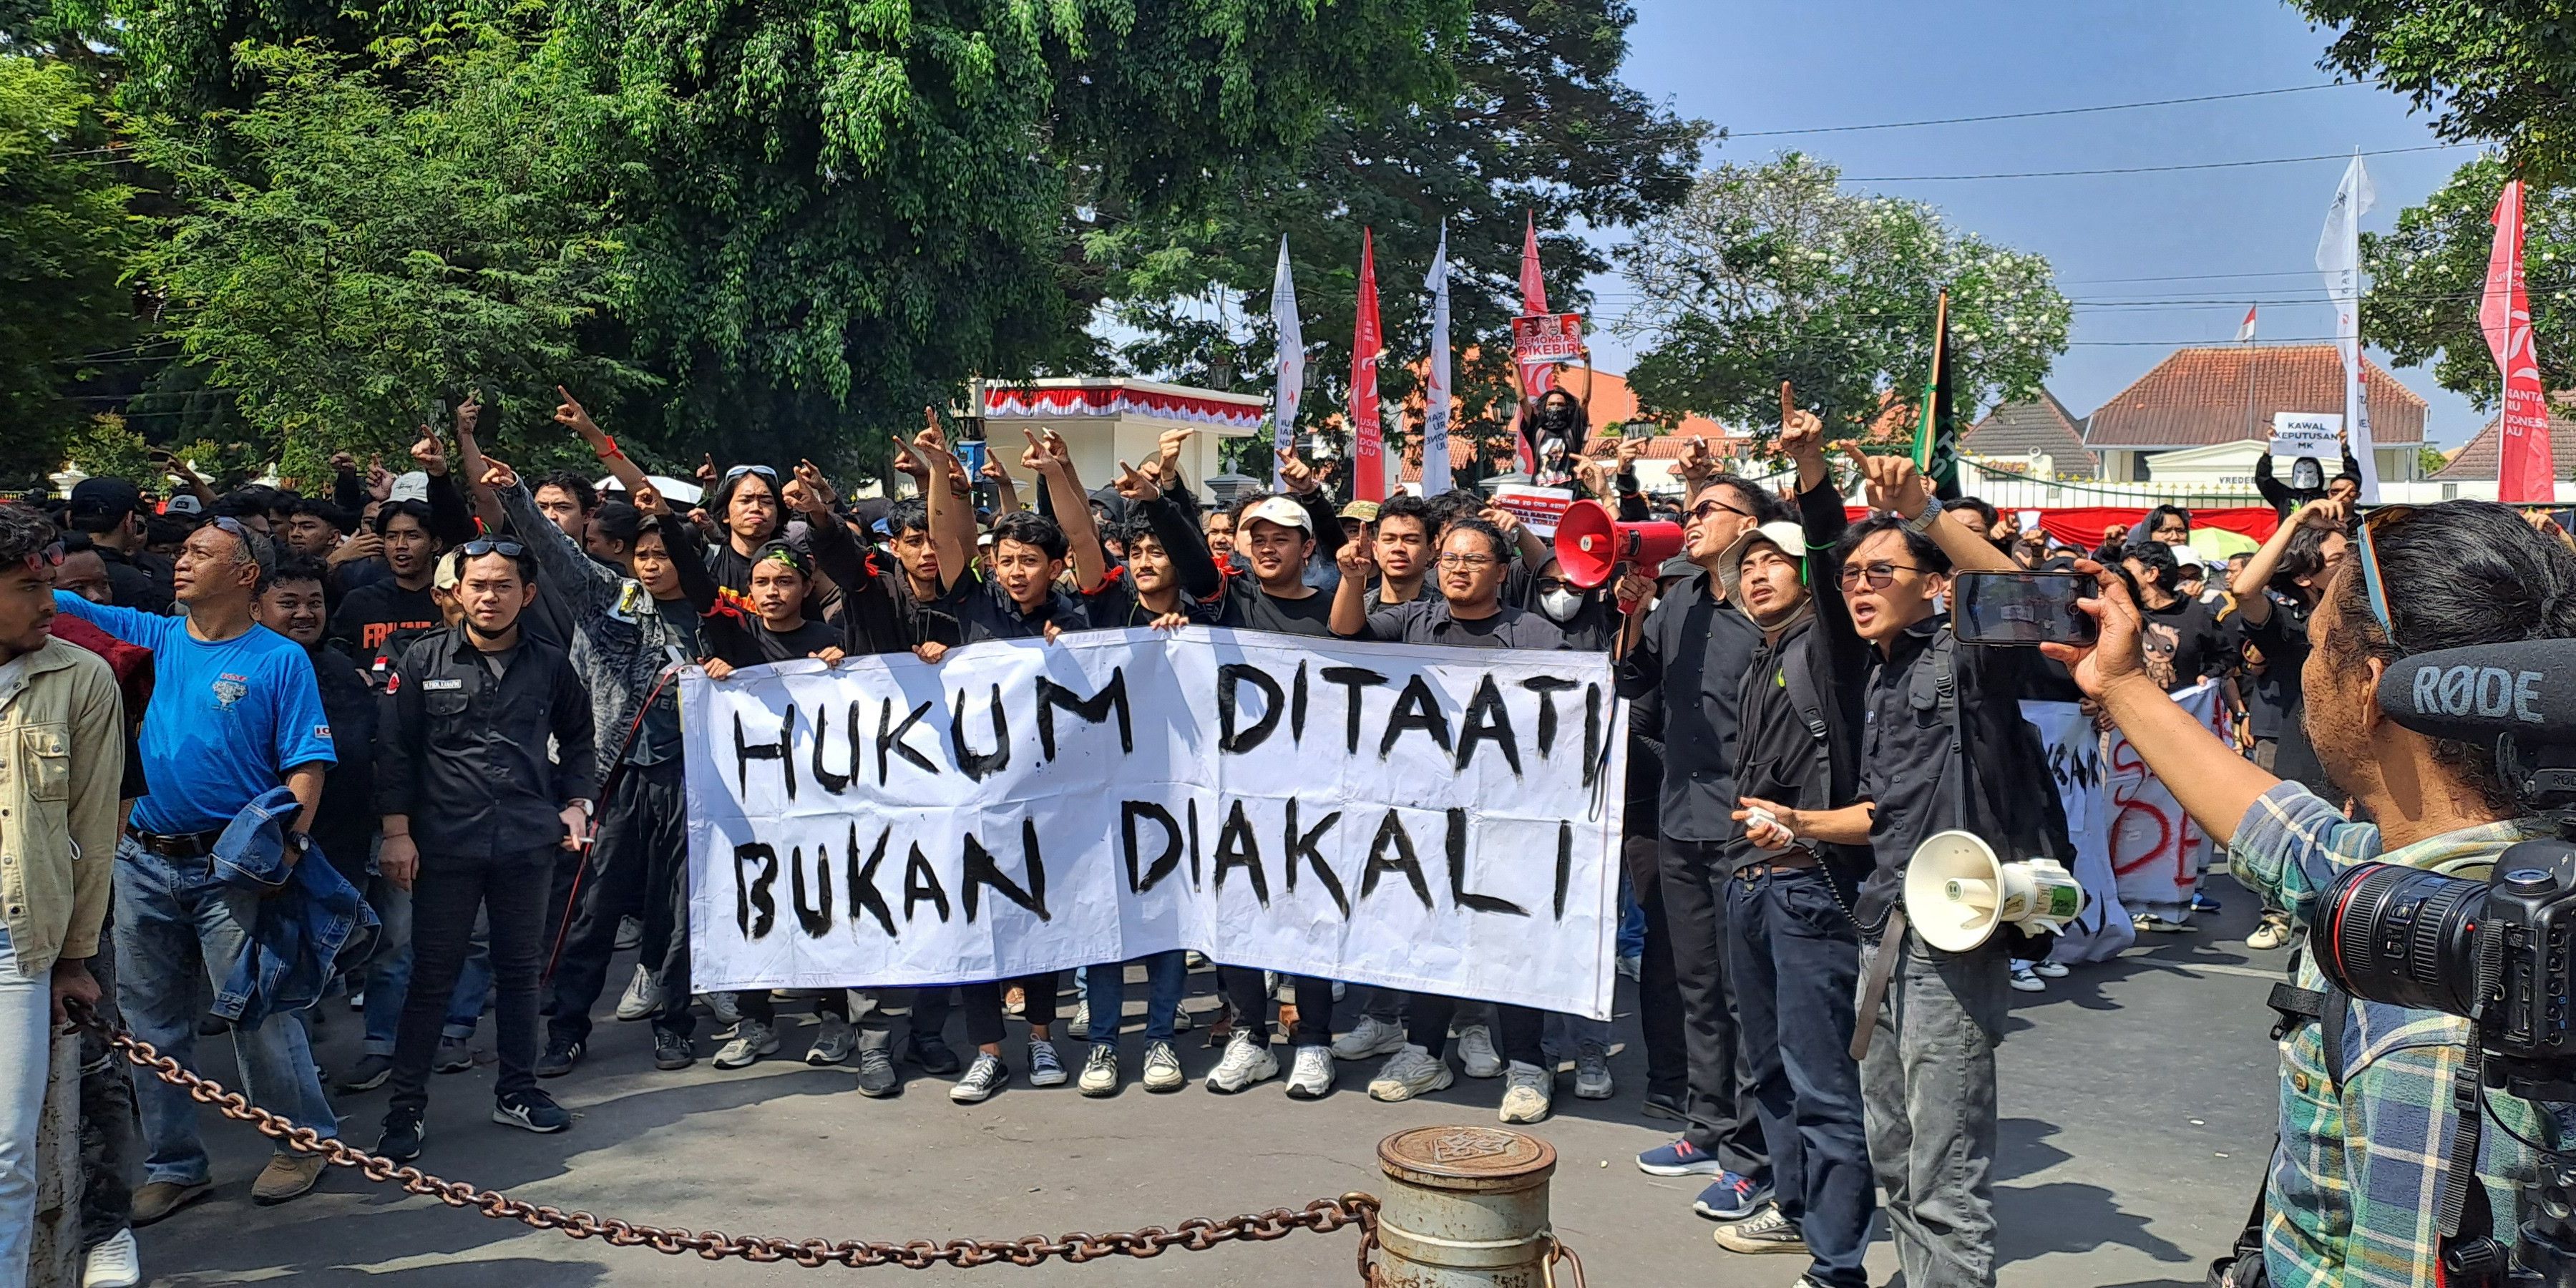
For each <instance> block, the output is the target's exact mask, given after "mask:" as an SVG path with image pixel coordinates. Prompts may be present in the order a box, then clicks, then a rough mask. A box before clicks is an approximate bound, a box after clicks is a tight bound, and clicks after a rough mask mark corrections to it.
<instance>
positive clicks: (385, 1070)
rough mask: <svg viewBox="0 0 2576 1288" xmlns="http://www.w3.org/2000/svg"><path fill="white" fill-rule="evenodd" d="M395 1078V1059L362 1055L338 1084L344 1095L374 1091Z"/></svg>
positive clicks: (341, 1076)
mask: <svg viewBox="0 0 2576 1288" xmlns="http://www.w3.org/2000/svg"><path fill="white" fill-rule="evenodd" d="M392 1076H394V1058H393V1057H392V1056H389V1055H362V1056H359V1057H358V1062H357V1063H356V1064H353V1065H350V1066H349V1071H348V1072H347V1073H344V1074H341V1075H340V1081H339V1082H338V1083H337V1084H336V1085H337V1086H338V1087H339V1089H340V1090H341V1091H342V1092H343V1093H355V1092H360V1091H373V1090H375V1089H376V1088H378V1087H381V1086H383V1085H385V1079H387V1078H390V1077H392Z"/></svg>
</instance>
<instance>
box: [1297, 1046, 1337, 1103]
mask: <svg viewBox="0 0 2576 1288" xmlns="http://www.w3.org/2000/svg"><path fill="white" fill-rule="evenodd" d="M1332 1090H1333V1053H1332V1052H1330V1051H1327V1050H1325V1049H1324V1048H1322V1047H1319V1046H1301V1047H1299V1048H1297V1063H1296V1066H1295V1067H1294V1068H1292V1069H1290V1070H1289V1072H1288V1098H1289V1099H1290V1100H1321V1099H1323V1098H1324V1097H1325V1096H1326V1095H1329V1094H1331V1092H1332Z"/></svg>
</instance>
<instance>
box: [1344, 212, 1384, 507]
mask: <svg viewBox="0 0 2576 1288" xmlns="http://www.w3.org/2000/svg"><path fill="white" fill-rule="evenodd" d="M1385 347H1386V343H1385V337H1383V336H1382V335H1380V334H1379V332H1378V322H1377V248H1376V245H1375V243H1374V240H1373V239H1372V237H1371V235H1370V233H1369V230H1367V229H1365V228H1363V229H1361V230H1360V308H1359V323H1358V325H1357V326H1356V327H1355V328H1354V329H1353V330H1352V332H1351V408H1350V410H1351V497H1352V499H1353V500H1359V501H1383V500H1385V499H1386V439H1385V431H1384V429H1383V428H1382V426H1381V424H1380V419H1379V418H1380V416H1381V415H1382V412H1381V410H1380V408H1379V407H1378V400H1377V360H1378V353H1379V351H1380V350H1381V349H1383V348H1385Z"/></svg>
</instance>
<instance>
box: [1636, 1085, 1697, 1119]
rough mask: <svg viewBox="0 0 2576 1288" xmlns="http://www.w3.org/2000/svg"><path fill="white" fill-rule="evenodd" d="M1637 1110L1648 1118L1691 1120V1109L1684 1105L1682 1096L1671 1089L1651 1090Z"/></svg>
mask: <svg viewBox="0 0 2576 1288" xmlns="http://www.w3.org/2000/svg"><path fill="white" fill-rule="evenodd" d="M1637 1112H1638V1113H1641V1114H1644V1115H1645V1116H1647V1117H1648V1118H1669V1119H1671V1120H1672V1121H1674V1122H1677V1123H1686V1122H1689V1121H1690V1111H1689V1110H1687V1109H1684V1108H1683V1107H1682V1098H1681V1097H1680V1096H1679V1095H1676V1094H1674V1093H1672V1092H1669V1091H1649V1092H1647V1093H1646V1103H1644V1104H1643V1105H1640V1106H1638V1108H1637Z"/></svg>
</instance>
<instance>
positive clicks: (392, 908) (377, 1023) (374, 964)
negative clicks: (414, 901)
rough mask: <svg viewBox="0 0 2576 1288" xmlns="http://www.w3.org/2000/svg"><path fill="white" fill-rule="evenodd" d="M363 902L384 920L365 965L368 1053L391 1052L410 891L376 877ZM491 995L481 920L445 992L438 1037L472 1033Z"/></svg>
mask: <svg viewBox="0 0 2576 1288" xmlns="http://www.w3.org/2000/svg"><path fill="white" fill-rule="evenodd" d="M367 902H368V903H370V904H372V905H374V907H375V910H376V917H377V918H378V919H379V920H381V921H383V922H384V937H383V938H382V939H380V940H378V941H377V942H378V943H379V945H380V947H378V948H377V950H376V955H375V957H374V959H373V960H371V961H369V962H368V963H367V1011H366V1021H367V1039H366V1046H365V1048H364V1049H365V1051H366V1053H367V1054H368V1055H381V1056H391V1055H392V1054H393V1053H394V1030H395V1029H396V1028H397V1027H399V1026H400V1024H401V1022H402V1008H403V995H404V994H406V993H408V992H410V991H411V891H409V890H405V889H402V888H401V887H399V886H396V885H395V884H394V883H392V882H390V881H387V880H385V879H383V878H381V877H378V878H376V879H375V880H372V881H369V882H368V883H367ZM491 995H492V950H491V947H490V936H489V934H488V933H487V932H486V931H485V929H484V927H483V926H482V924H481V923H477V924H476V926H475V929H474V949H473V952H472V954H471V955H469V956H468V957H466V959H465V968H464V969H463V970H461V971H459V972H458V973H457V976H456V988H455V991H453V992H451V993H449V994H448V995H447V1023H446V1026H445V1027H444V1028H442V1029H441V1030H440V1031H439V1032H440V1036H442V1037H450V1038H457V1039H459V1040H462V1039H465V1038H470V1037H472V1036H474V1026H475V1024H477V1023H478V1022H480V1021H481V1020H482V1018H483V1002H484V999H486V998H488V997H490V996H491Z"/></svg>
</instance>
